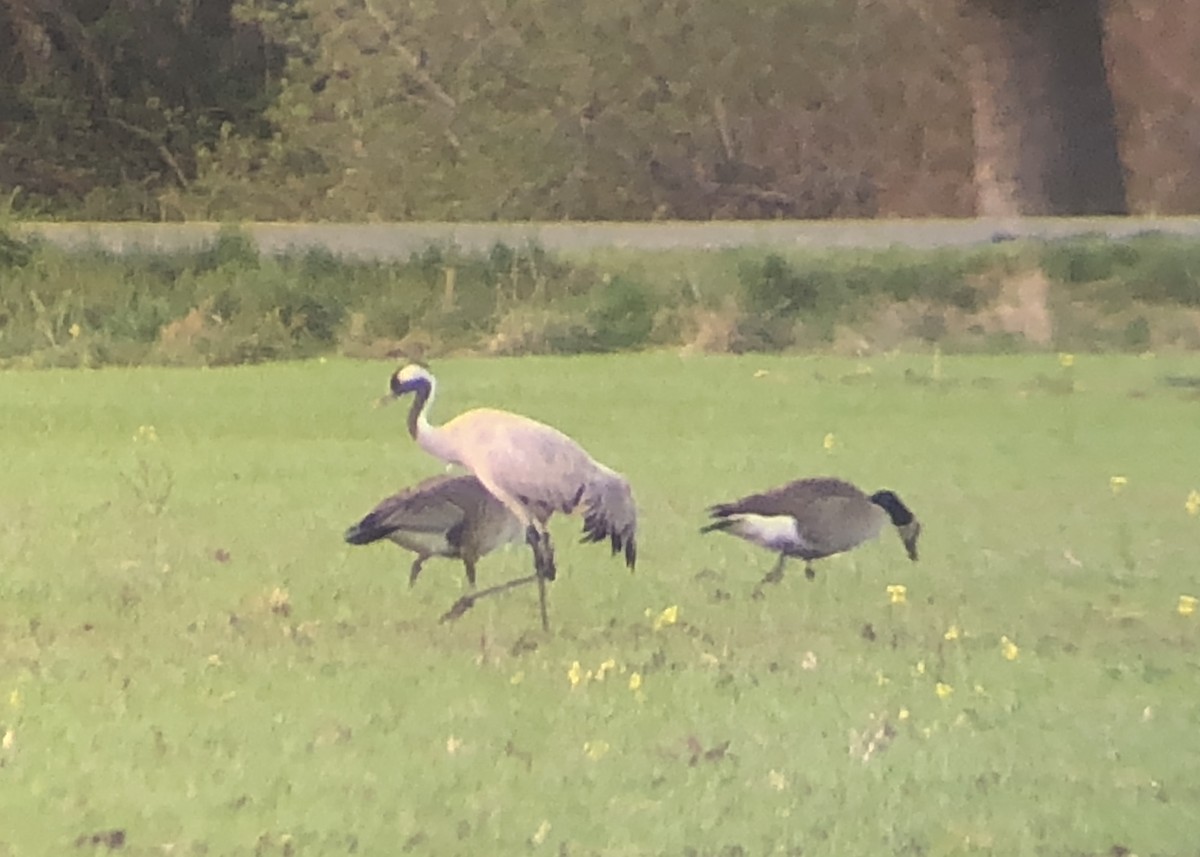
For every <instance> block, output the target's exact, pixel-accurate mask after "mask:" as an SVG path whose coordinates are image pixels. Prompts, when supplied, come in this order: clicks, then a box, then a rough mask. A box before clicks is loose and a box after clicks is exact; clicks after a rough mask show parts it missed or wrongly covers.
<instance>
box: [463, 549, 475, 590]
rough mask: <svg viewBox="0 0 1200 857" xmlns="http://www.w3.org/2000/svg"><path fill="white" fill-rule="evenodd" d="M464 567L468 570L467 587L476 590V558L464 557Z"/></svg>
mask: <svg viewBox="0 0 1200 857" xmlns="http://www.w3.org/2000/svg"><path fill="white" fill-rule="evenodd" d="M463 566H464V567H465V568H466V570H467V585H468V586H469V587H471V589H474V588H475V557H472V556H465V557H463Z"/></svg>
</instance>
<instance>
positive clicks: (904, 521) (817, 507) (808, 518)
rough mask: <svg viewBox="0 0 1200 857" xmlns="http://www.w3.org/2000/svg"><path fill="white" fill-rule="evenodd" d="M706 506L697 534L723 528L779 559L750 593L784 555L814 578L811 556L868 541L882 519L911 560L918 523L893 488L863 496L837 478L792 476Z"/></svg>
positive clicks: (772, 578)
mask: <svg viewBox="0 0 1200 857" xmlns="http://www.w3.org/2000/svg"><path fill="white" fill-rule="evenodd" d="M708 511H709V515H710V516H711V517H712V518H713V521H712V523H710V524H708V525H707V526H704V527H702V528H701V530H700V532H701V533H710V532H714V531H715V532H724V533H729V534H730V535H733V536H737V537H738V538H740V539H744V540H745V541H748V542H750V543H751V544H756V545H758V546H759V547H764V548H766V549H767V550H770V551H778V552H779V561H778V562H777V563H776V564H775V567H774V568H773V569H772V570H771V571H770V572H769V573H768V574H767V575H766V577H764V578H763V579H762V582H761V583H760V584H759V587H758V589H756V590H755V594H756V595H761V591H762V585H763V584H765V583H778V582H779V581H780V580H781V579H782V578H783V566H784V564H785V563H786V562H787V559H788V557H797V558H799V559H802V560H804V575H805V577H807V578H808V579H809V580H812V579H813V578H814V577H816V572H815V571H814V570H813V567H812V562H813V560H815V559H822V558H824V557H827V556H833V555H834V554H838V553H843V552H845V551H848V550H852V549H853V548H856V547H858V546H859V545H861V544H863V543H864V542H867V541H870V540H871V539H873V538H875V537H876V536H878V535H879V533H880V531H881V530H882V529H883V525H884V522H886V521H890V522H891V523H892V525H893V526H895V527H896V529H897V530H898V531H899V533H900V539H901V541H903V542H904V548H905V550H906V551H907V552H908V558H909V559H910V560H912V561H914V562H916V559H917V537H918V536H919V535H920V534H921V524H920V522H919V521H917V519H916V517H914V516H913V513H912V510H910V509H909V508H908V507H907V506H905V505H904V502H903V501H902V500H901V499H900V498H899V497H898V496H897V495H896V494H895V492H893V491H888V490H886V489H885V490H882V491H876V492H875V493H874V494H870V495H868V494H866V493H865V492H864V491H862V490H860V489H859V488H857V487H855V486H854V485H851V484H850V483H849V482H845V481H843V480H841V479H835V478H832V477H818V478H812V479H798V480H796V481H795V482H789V483H788V484H787V485H783V486H780V487H779V488H775V489H772V490H770V491H764V492H763V493H761V494H751V495H749V496H748V497H743V498H742V499H740V500H735V501H733V502H732V503H718V504H717V505H715V506H712V507H711V508H710V509H709V510H708Z"/></svg>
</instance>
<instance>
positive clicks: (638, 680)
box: [629, 673, 642, 690]
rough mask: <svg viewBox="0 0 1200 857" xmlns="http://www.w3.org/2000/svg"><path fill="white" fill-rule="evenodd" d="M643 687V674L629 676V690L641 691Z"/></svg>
mask: <svg viewBox="0 0 1200 857" xmlns="http://www.w3.org/2000/svg"><path fill="white" fill-rule="evenodd" d="M641 687H642V674H641V673H630V674H629V689H630V690H640V689H641Z"/></svg>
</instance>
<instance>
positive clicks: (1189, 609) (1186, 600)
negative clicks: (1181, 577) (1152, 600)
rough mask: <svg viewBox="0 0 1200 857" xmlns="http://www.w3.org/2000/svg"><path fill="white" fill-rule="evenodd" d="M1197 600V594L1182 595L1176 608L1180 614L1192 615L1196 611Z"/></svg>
mask: <svg viewBox="0 0 1200 857" xmlns="http://www.w3.org/2000/svg"><path fill="white" fill-rule="evenodd" d="M1196 600H1197V599H1196V596H1195V595H1180V596H1179V604H1178V606H1177V607H1176V608H1175V609H1176V610H1177V611H1178V612H1179V615H1180V616H1191V615H1192V614H1193V613H1195V612H1196Z"/></svg>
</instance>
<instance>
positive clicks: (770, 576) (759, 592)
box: [751, 553, 787, 598]
mask: <svg viewBox="0 0 1200 857" xmlns="http://www.w3.org/2000/svg"><path fill="white" fill-rule="evenodd" d="M786 562H787V554H782V553H781V554H780V555H779V561H778V562H777V563H775V567H774V568H772V569H771V570H770V571H768V572H767V573H766V575H765V576H764V577H763V579H762V580H760V581H759V582H758V586H756V587H754V592H753V593H751V594H752V596H753V597H754V598H762V597H763V586H765V585H766V584H768V583H778V582H779V581H781V580H783V565H784V563H786Z"/></svg>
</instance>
